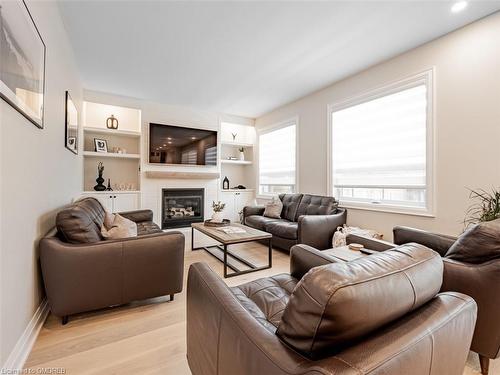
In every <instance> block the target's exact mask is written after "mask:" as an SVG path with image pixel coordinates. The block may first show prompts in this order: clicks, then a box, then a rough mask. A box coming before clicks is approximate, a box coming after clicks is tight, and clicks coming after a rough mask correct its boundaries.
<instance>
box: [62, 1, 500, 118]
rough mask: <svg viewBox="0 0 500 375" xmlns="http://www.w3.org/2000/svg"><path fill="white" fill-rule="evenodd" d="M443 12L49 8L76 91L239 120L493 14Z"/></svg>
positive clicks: (354, 4)
mask: <svg viewBox="0 0 500 375" xmlns="http://www.w3.org/2000/svg"><path fill="white" fill-rule="evenodd" d="M452 4H453V2H449V1H392V2H391V1H343V2H340V1H335V2H311V1H308V2H283V1H281V2H280V1H278V2H260V1H259V2H252V1H249V2H229V1H226V2H207V1H202V2H167V1H60V2H59V5H60V8H61V12H62V15H63V19H64V22H65V25H66V28H67V30H68V32H69V35H70V39H71V41H72V44H73V47H74V51H75V54H76V58H77V63H78V66H79V69H80V71H81V74H82V77H83V81H84V86H85V88H86V89H89V90H95V91H103V92H108V93H114V94H119V95H124V96H131V97H135V98H141V99H146V100H151V101H157V102H161V103H168V104H175V105H182V106H188V107H193V108H197V109H204V110H213V111H219V112H225V113H230V114H236V115H241V116H247V117H257V116H259V115H261V114H263V113H266V112H268V111H270V110H272V109H274V108H276V107H278V106H280V105H283V104H286V103H288V102H290V101H293V100H295V99H298V98H300V97H302V96H304V95H307V94H309V93H311V92H313V91H316V90H318V89H320V88H322V87H325V86H327V85H328V84H331V83H332V82H335V81H338V80H340V79H342V78H345V77H347V76H349V75H351V74H353V73H356V72H358V71H360V70H363V69H365V68H367V67H369V66H371V65H374V64H376V63H378V62H380V61H383V60H385V59H387V58H390V57H392V56H395V55H397V54H399V53H402V52H404V51H407V50H409V49H412V48H414V47H416V46H418V45H420V44H422V43H425V42H427V41H430V40H432V39H434V38H436V37H439V36H441V35H444V34H446V33H448V32H450V31H452V30H455V29H457V28H459V27H461V26H463V25H466V24H467V23H470V22H472V21H474V20H476V19H479V18H481V17H484V16H486V15H488V14H491V13H493V12H495V11H497V10H499V9H500V1H472V2H470V3H469V6H468V7H467V8H466V10H464V11H463V12H461V13H458V14H453V13H451V11H450V8H451V5H452Z"/></svg>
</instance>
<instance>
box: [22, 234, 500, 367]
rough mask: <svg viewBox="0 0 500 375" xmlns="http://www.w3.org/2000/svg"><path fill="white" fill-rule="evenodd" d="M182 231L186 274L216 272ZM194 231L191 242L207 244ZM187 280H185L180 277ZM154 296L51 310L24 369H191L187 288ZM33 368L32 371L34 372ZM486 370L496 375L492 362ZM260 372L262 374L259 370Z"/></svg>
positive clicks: (251, 246) (281, 259) (243, 248)
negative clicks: (201, 268) (195, 266)
mask: <svg viewBox="0 0 500 375" xmlns="http://www.w3.org/2000/svg"><path fill="white" fill-rule="evenodd" d="M188 233H189V232H186V258H185V279H186V277H187V271H188V269H189V266H190V265H191V264H192V263H196V262H206V263H208V264H209V265H210V267H211V268H212V269H213V270H214V271H216V272H217V273H218V274H219V275H221V274H222V265H221V263H219V262H218V261H217V260H216V259H214V258H213V257H212V256H210V255H209V254H207V253H206V252H205V251H200V250H198V251H194V252H192V251H191V250H190V248H191V247H190V245H191V244H190V238H191V237H190V235H188ZM201 236H202V235H197V237H196V239H195V241H196V245H197V246H198V245H199V243H198V242H203V243H204V244H205V243H208V242H209V240H208V239H207V238H200V237H201ZM232 249H234V250H235V251H236V252H238V253H244V254H245V256H246V257H248V258H249V259H251V260H252V261H254V262H260V263H262V264H264V263H265V262H266V261H267V258H266V257H267V251H266V250H267V248H266V246H265V245H261V244H259V243H248V244H241V245H235V246H233V247H232ZM288 267H289V257H288V255H287V254H285V253H283V252H280V251H277V250H275V251H274V253H273V268H272V269H269V270H264V271H259V272H255V273H251V274H246V275H241V276H237V277H233V278H229V279H226V282H227V284H228V285H238V284H241V283H244V282H246V281H250V280H254V279H256V278H260V277H265V276H268V275H274V274H277V273H282V272H288ZM185 281H186V280H185ZM185 290H186V289H185V288H184V291H183V292H182V293H180V294H177V295H176V296H175V300H174V301H173V302H167V300H168V299H167V298H163V297H162V298H156V299H153V300H149V301H147V302H142V303H133V304H129V305H125V306H121V307H117V308H111V309H104V310H99V311H96V312H91V313H85V314H79V315H76V316H71V317H70V321H69V323H68V324H67V325H65V326H62V325H61V322H60V319H58V318H56V317H54V316H53V315H50V316H49V318H48V319H47V321H46V322H45V325H44V327H43V328H42V330H41V332H40V335H39V337H38V339H37V341H36V343H35V346H34V348H33V350H32V352H31V354H30V356H29V358H28V361H27V363H26V368H28V369H32V370H34V371H37V369H40V368H64V369H65V373H66V374H70V375H73V374H121V375H122V374H123V375H124V374H147V375H149V374H151V375H152V374H169V375H170V374H172V375H174V374H175V375H182V374H190V371H189V368H188V365H187V361H186V355H185V353H186V341H185V329H186V309H185V304H186V293H185ZM33 373H37V372H33ZM479 373H480V372H479V363H478V360H477V356H476V355H474V354H472V353H471V355H470V356H469V360H468V364H467V367H466V369H465V371H464V375H472V374H479ZM490 374H491V375H500V361H498V360H497V361H493V362H492V363H491V369H490ZM263 375H264V374H263Z"/></svg>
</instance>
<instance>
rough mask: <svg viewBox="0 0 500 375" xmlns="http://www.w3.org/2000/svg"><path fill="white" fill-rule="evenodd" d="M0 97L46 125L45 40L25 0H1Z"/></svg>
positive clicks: (36, 122) (33, 120) (41, 126)
mask: <svg viewBox="0 0 500 375" xmlns="http://www.w3.org/2000/svg"><path fill="white" fill-rule="evenodd" d="M0 35H1V39H2V40H1V41H0V49H1V53H0V97H1V98H2V99H4V100H5V101H6V102H7V103H9V104H10V105H11V106H12V107H13V108H14V109H16V110H17V111H18V112H19V113H20V114H22V115H23V116H24V117H26V118H27V119H28V120H29V121H31V122H32V123H33V124H34V125H36V126H38V127H39V128H41V129H43V123H44V121H43V105H44V97H45V44H44V43H43V40H42V37H41V35H40V33H39V32H38V29H37V27H36V25H35V22H34V21H33V18H32V17H31V14H30V12H29V9H28V7H27V5H26V4H25V2H24V1H0Z"/></svg>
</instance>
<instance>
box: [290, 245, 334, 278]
mask: <svg viewBox="0 0 500 375" xmlns="http://www.w3.org/2000/svg"><path fill="white" fill-rule="evenodd" d="M336 262H337V260H336V259H335V258H332V257H331V256H329V255H327V254H325V253H323V252H322V251H320V250H318V249H315V248H314V247H311V246H308V245H303V244H299V245H295V246H292V248H291V249H290V274H291V275H292V276H293V277H295V278H296V279H298V280H300V279H302V277H303V276H304V275H305V274H306V273H307V272H309V270H310V269H311V268H314V267H318V266H324V265H325V264H330V263H336Z"/></svg>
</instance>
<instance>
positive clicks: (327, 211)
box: [294, 194, 339, 221]
mask: <svg viewBox="0 0 500 375" xmlns="http://www.w3.org/2000/svg"><path fill="white" fill-rule="evenodd" d="M338 206H339V203H338V202H337V201H336V200H335V198H333V197H323V196H320V195H310V194H304V196H303V197H302V199H301V201H300V204H299V206H298V208H297V213H296V216H295V218H294V221H297V220H298V219H299V216H301V215H331V214H334V213H336V212H337V208H338Z"/></svg>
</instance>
